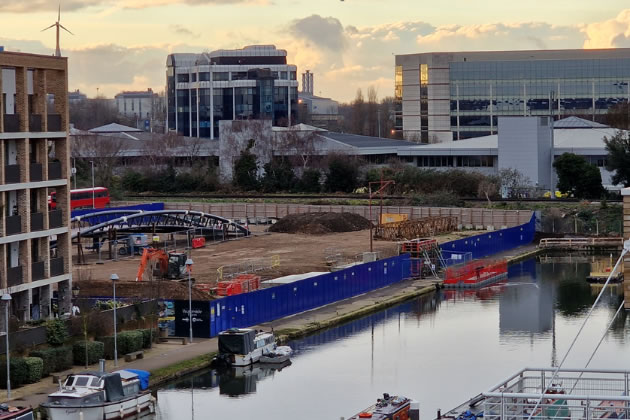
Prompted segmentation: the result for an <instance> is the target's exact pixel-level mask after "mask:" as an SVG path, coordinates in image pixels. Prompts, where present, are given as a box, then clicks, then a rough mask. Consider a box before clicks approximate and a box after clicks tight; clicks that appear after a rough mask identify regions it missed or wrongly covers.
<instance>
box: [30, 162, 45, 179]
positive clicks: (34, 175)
mask: <svg viewBox="0 0 630 420" xmlns="http://www.w3.org/2000/svg"><path fill="white" fill-rule="evenodd" d="M28 171H29V179H30V181H31V182H39V181H41V180H42V179H43V178H42V174H43V167H42V164H41V163H37V162H31V164H30V167H29V170H28Z"/></svg>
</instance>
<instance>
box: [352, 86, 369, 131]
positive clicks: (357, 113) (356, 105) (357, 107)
mask: <svg viewBox="0 0 630 420" xmlns="http://www.w3.org/2000/svg"><path fill="white" fill-rule="evenodd" d="M365 117H366V115H365V100H364V99H363V92H362V91H361V89H360V88H359V89H357V97H356V98H355V99H354V102H353V103H352V132H353V133H354V134H365V123H366V121H365V120H366V118H365Z"/></svg>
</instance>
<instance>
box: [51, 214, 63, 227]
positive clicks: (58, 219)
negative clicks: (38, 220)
mask: <svg viewBox="0 0 630 420" xmlns="http://www.w3.org/2000/svg"><path fill="white" fill-rule="evenodd" d="M62 226H63V213H62V212H61V210H52V211H49V212H48V229H56V228H60V227H62Z"/></svg>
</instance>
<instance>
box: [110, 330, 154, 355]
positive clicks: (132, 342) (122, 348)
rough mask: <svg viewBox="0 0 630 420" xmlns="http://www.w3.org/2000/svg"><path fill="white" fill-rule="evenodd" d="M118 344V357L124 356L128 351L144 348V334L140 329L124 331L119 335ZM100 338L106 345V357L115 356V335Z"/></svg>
mask: <svg viewBox="0 0 630 420" xmlns="http://www.w3.org/2000/svg"><path fill="white" fill-rule="evenodd" d="M117 338H118V339H117V343H116V344H117V345H118V357H121V356H124V355H125V354H127V353H133V352H134V351H138V350H142V345H143V342H144V338H143V334H142V332H141V331H140V330H134V331H123V332H121V333H119V334H118V336H117ZM100 340H101V341H102V342H103V344H104V346H105V358H106V359H110V360H111V359H113V358H114V337H113V336H111V335H110V336H108V337H101V338H100Z"/></svg>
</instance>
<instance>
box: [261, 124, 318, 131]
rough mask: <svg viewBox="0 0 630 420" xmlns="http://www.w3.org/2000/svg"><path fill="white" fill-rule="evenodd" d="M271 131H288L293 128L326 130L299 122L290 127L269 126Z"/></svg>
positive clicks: (299, 129)
mask: <svg viewBox="0 0 630 420" xmlns="http://www.w3.org/2000/svg"><path fill="white" fill-rule="evenodd" d="M271 130H272V131H289V130H293V131H327V130H324V129H323V128H319V127H314V126H312V125H308V124H304V123H299V124H295V125H292V126H291V128H288V127H279V126H275V125H274V126H273V127H271Z"/></svg>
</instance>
